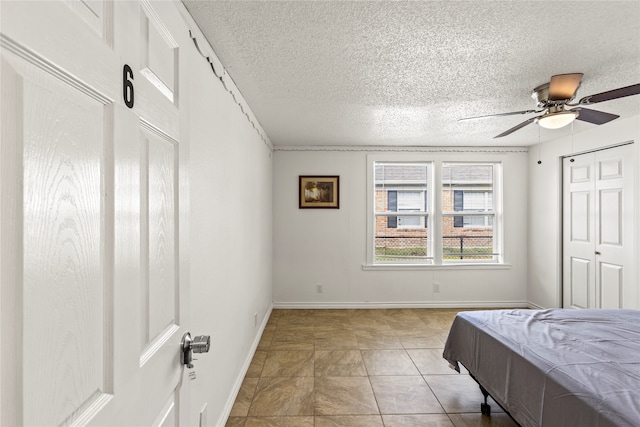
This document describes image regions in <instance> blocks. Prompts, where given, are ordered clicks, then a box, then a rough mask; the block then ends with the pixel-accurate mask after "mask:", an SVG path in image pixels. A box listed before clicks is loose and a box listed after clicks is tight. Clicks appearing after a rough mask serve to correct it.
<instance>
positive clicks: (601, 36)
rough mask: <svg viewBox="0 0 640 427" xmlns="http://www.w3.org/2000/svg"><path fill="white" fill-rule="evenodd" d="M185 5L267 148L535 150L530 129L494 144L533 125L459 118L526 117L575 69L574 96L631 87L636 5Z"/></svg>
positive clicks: (625, 112) (579, 127) (636, 70)
mask: <svg viewBox="0 0 640 427" xmlns="http://www.w3.org/2000/svg"><path fill="white" fill-rule="evenodd" d="M183 3H184V4H185V6H186V7H187V9H188V11H189V12H190V13H191V15H192V16H193V18H194V19H195V21H196V22H197V23H198V25H199V27H200V29H201V30H202V32H203V33H204V34H205V36H206V37H207V39H208V41H209V43H210V44H211V46H212V47H213V50H214V51H215V52H216V55H217V56H218V58H219V59H220V62H221V63H222V64H223V66H224V67H225V69H226V72H227V73H228V74H229V75H230V76H231V77H232V78H233V80H234V82H235V83H236V85H237V87H238V88H239V90H240V91H241V92H242V95H243V97H244V98H245V99H246V101H247V103H248V104H249V106H250V107H251V110H252V111H253V113H254V114H255V116H256V117H257V119H258V121H259V122H260V124H261V125H262V127H263V128H264V130H265V132H266V133H267V135H268V137H269V139H270V140H271V142H272V143H273V144H274V145H275V146H278V145H282V146H295V145H391V146H393V145H422V146H438V145H442V146H449V145H464V146H469V145H496V144H499V145H503V146H504V145H509V146H520V145H531V144H534V143H537V142H538V127H537V125H535V124H533V125H529V126H527V127H526V128H524V129H522V130H520V131H518V132H515V133H514V134H512V135H510V136H508V137H506V138H501V139H498V140H494V139H493V136H495V135H497V134H499V133H501V132H503V131H505V130H507V129H509V128H510V127H512V126H515V125H516V124H518V123H520V122H521V121H524V120H525V119H527V118H529V117H531V115H529V116H509V117H503V118H493V119H486V120H479V121H471V122H462V123H458V122H457V119H459V118H463V117H469V116H476V115H483V114H493V113H503V112H510V111H520V110H528V109H534V108H535V102H534V101H533V100H532V99H531V97H530V93H531V90H532V89H533V88H534V87H535V86H538V85H539V84H541V83H544V82H548V81H549V78H550V77H551V75H553V74H561V73H569V72H582V73H584V74H585V76H584V79H583V81H582V86H581V88H580V89H579V91H578V97H582V96H586V95H589V94H593V93H598V92H603V91H605V90H610V89H615V88H618V87H622V86H628V85H631V84H635V83H639V82H640V19H638V17H639V16H640V2H628V1H623V2H611V1H600V2H588V1H580V2H563V1H554V2H541V1H535V2H534V1H511V2H461V1H449V2H441V1H413V2H395V1H373V2H363V1H357V2H355V1H354V2H350V1H282V2H280V1H255V2H254V1H194V0H183ZM593 108H595V109H599V110H602V111H607V112H611V113H615V114H618V115H620V116H621V118H624V117H626V116H630V115H634V114H638V113H640V96H635V97H629V98H625V99H620V100H614V101H609V102H605V103H601V104H597V106H594V107H593ZM618 120H621V119H618ZM594 126H595V125H592V124H589V123H583V122H576V124H575V127H574V131H575V132H576V133H578V132H581V131H584V130H587V129H590V128H592V127H594ZM605 126H606V125H605ZM540 132H541V134H540V138H541V141H545V140H549V139H553V138H556V137H559V136H563V135H564V134H565V133H566V132H570V129H566V128H565V129H560V130H556V131H549V130H546V129H542V130H541V131H540Z"/></svg>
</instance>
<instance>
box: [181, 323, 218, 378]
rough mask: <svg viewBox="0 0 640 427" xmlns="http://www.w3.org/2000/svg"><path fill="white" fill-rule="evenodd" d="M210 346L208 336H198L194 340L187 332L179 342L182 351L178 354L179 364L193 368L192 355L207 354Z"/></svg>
mask: <svg viewBox="0 0 640 427" xmlns="http://www.w3.org/2000/svg"><path fill="white" fill-rule="evenodd" d="M210 346H211V338H210V337H209V335H198V336H197V337H195V338H193V339H192V338H191V334H190V333H189V332H185V334H184V335H183V336H182V341H181V342H180V347H181V349H182V351H181V353H180V362H182V364H183V365H187V368H189V369H192V368H193V353H207V352H209V347H210Z"/></svg>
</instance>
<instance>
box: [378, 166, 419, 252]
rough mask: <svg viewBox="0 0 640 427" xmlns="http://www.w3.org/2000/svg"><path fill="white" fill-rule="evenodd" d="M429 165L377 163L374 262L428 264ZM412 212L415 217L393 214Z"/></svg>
mask: <svg viewBox="0 0 640 427" xmlns="http://www.w3.org/2000/svg"><path fill="white" fill-rule="evenodd" d="M430 168H431V166H430V163H386V162H376V164H375V213H377V215H376V216H375V230H374V244H375V259H374V262H378V263H422V264H424V263H428V262H430V259H431V253H430V251H431V249H430V243H429V236H428V228H427V226H428V220H429V215H428V211H427V208H428V202H427V200H428V198H427V195H428V187H429V185H430V179H431V177H430ZM393 212H398V213H400V212H412V213H416V215H393V214H392V213H393Z"/></svg>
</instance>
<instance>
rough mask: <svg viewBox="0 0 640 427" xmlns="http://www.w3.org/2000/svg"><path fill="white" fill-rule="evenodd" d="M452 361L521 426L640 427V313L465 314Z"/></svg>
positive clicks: (452, 344)
mask: <svg viewBox="0 0 640 427" xmlns="http://www.w3.org/2000/svg"><path fill="white" fill-rule="evenodd" d="M443 356H444V358H445V359H446V360H447V361H449V363H450V364H451V365H452V367H453V368H454V369H456V370H457V371H458V372H460V364H462V365H463V366H464V367H465V368H466V369H467V370H468V371H469V373H470V374H471V376H472V377H473V378H474V379H475V380H476V381H477V382H478V384H479V385H480V388H481V390H482V391H483V393H485V402H484V403H483V404H482V412H483V413H485V414H490V411H489V407H488V405H487V401H486V396H487V393H488V394H489V395H491V397H492V398H493V399H494V400H495V401H496V402H497V403H498V404H499V405H500V406H502V407H503V408H504V410H505V411H506V412H508V413H509V414H510V415H511V417H512V418H513V419H514V420H515V421H516V422H518V423H519V424H520V425H522V426H525V427H528V426H545V427H548V426H563V427H564V426H580V427H588V426H594V427H596V426H597V427H604V426H640V311H637V310H564V309H550V310H488V311H466V312H461V313H458V315H457V316H456V318H455V319H454V321H453V324H452V326H451V330H450V332H449V337H448V338H447V342H446V344H445V348H444V353H443Z"/></svg>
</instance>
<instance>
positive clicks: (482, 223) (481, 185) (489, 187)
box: [442, 163, 497, 262]
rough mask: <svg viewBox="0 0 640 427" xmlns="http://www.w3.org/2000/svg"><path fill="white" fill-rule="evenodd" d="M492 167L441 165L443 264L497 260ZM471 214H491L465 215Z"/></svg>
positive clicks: (479, 164)
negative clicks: (495, 253) (488, 213)
mask: <svg viewBox="0 0 640 427" xmlns="http://www.w3.org/2000/svg"><path fill="white" fill-rule="evenodd" d="M494 167H496V165H494V164H486V163H484V164H483V163H443V165H442V210H443V218H442V260H443V262H460V261H485V262H486V261H495V260H497V256H496V255H494V252H495V249H494V242H493V236H494V233H493V220H494V216H493V212H494V207H493V190H494V189H493V176H494ZM455 212H460V213H464V214H462V215H455V214H454V213H455ZM471 212H490V213H491V214H490V215H482V214H479V215H469V213H471Z"/></svg>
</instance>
